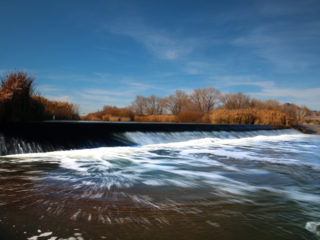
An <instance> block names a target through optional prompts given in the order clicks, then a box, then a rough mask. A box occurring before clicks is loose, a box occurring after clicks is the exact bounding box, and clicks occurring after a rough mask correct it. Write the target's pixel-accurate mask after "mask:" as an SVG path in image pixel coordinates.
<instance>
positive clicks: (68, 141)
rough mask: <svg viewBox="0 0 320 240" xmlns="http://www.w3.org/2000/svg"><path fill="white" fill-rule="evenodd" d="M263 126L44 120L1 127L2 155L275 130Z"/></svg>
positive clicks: (2, 125) (1, 125)
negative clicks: (155, 136) (148, 137)
mask: <svg viewBox="0 0 320 240" xmlns="http://www.w3.org/2000/svg"><path fill="white" fill-rule="evenodd" d="M274 129H279V128H274V127H271V126H262V125H214V124H192V123H142V122H86V121H41V122H17V123H5V124H0V155H8V154H18V153H32V152H47V151H56V150H70V149H83V148H95V147H105V146H132V145H137V142H136V141H135V142H134V141H132V139H130V138H127V137H126V136H125V135H124V133H127V132H144V133H146V132H150V133H159V132H163V133H168V132H170V133H174V132H210V131H234V132H238V131H241V132H243V131H258V130H274Z"/></svg>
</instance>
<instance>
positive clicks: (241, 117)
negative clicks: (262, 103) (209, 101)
mask: <svg viewBox="0 0 320 240" xmlns="http://www.w3.org/2000/svg"><path fill="white" fill-rule="evenodd" d="M210 120H211V123H214V124H259V125H272V126H283V127H288V126H291V125H293V124H295V120H294V119H293V118H292V117H290V116H289V115H288V114H286V113H284V112H282V111H280V110H268V109H262V110H261V109H241V110H239V109H237V110H234V109H220V110H215V111H213V113H212V114H211V115H210Z"/></svg>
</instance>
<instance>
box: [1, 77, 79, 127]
mask: <svg viewBox="0 0 320 240" xmlns="http://www.w3.org/2000/svg"><path fill="white" fill-rule="evenodd" d="M33 85H34V78H33V77H30V76H28V74H27V73H25V72H22V71H17V72H12V73H10V74H8V75H7V76H5V77H3V78H2V80H1V88H0V121H4V122H8V121H28V120H46V119H52V117H53V115H55V117H56V119H79V115H78V108H77V106H75V105H73V104H70V103H67V102H56V101H49V100H48V99H46V98H44V97H41V96H35V94H34V86H33Z"/></svg>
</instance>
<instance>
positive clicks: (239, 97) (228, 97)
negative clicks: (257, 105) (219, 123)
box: [222, 92, 251, 109]
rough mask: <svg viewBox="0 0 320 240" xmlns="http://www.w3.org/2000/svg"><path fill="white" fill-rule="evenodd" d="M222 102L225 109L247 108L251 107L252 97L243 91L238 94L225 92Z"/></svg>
mask: <svg viewBox="0 0 320 240" xmlns="http://www.w3.org/2000/svg"><path fill="white" fill-rule="evenodd" d="M222 103H223V108H225V109H247V108H250V107H251V106H250V105H251V104H250V97H249V96H248V95H244V94H243V93H241V92H238V93H237V94H230V93H227V94H225V95H224V96H223V97H222Z"/></svg>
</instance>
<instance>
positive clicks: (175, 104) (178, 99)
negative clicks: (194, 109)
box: [167, 90, 190, 115]
mask: <svg viewBox="0 0 320 240" xmlns="http://www.w3.org/2000/svg"><path fill="white" fill-rule="evenodd" d="M189 102H190V100H189V97H188V95H187V94H186V93H185V92H184V91H182V90H176V92H175V94H171V95H170V96H169V97H168V98H167V108H168V110H169V112H171V113H172V114H175V115H177V114H179V113H180V112H181V111H182V110H184V109H186V108H187V106H188V104H189Z"/></svg>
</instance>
